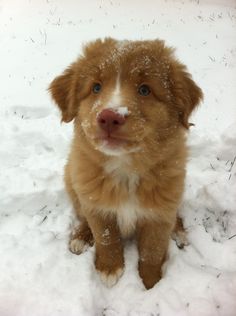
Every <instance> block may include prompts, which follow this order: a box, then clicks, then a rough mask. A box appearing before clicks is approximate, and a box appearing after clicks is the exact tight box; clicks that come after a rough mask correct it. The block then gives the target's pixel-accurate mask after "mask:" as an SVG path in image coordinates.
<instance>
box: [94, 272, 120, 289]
mask: <svg viewBox="0 0 236 316" xmlns="http://www.w3.org/2000/svg"><path fill="white" fill-rule="evenodd" d="M123 272H124V269H123V268H118V269H117V270H116V271H114V272H106V271H98V273H99V275H100V279H101V281H102V283H103V284H104V285H106V286H107V287H108V288H111V287H112V286H114V285H115V284H116V283H117V282H118V280H119V279H120V277H121V276H122V274H123Z"/></svg>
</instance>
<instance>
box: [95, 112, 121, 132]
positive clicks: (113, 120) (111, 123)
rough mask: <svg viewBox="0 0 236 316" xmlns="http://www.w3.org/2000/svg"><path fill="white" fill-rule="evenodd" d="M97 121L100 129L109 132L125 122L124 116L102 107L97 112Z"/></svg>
mask: <svg viewBox="0 0 236 316" xmlns="http://www.w3.org/2000/svg"><path fill="white" fill-rule="evenodd" d="M97 122H98V124H99V126H100V127H101V129H103V130H104V131H106V132H108V133H111V132H114V131H115V130H117V129H118V128H119V127H120V126H121V125H123V124H124V123H125V116H123V115H121V114H119V113H118V112H115V111H113V110H112V109H104V110H102V112H100V113H99V114H98V116H97Z"/></svg>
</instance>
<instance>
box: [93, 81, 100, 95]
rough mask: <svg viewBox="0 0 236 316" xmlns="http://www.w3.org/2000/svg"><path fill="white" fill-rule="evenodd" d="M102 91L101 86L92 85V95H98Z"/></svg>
mask: <svg viewBox="0 0 236 316" xmlns="http://www.w3.org/2000/svg"><path fill="white" fill-rule="evenodd" d="M101 89H102V85H101V84H100V83H95V84H94V85H93V92H94V93H99V92H100V91H101Z"/></svg>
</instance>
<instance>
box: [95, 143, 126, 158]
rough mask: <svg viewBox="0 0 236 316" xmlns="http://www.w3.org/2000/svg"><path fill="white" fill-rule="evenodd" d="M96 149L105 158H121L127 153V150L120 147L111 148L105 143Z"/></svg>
mask: <svg viewBox="0 0 236 316" xmlns="http://www.w3.org/2000/svg"><path fill="white" fill-rule="evenodd" d="M96 149H98V150H99V151H101V152H102V153H104V154H105V155H107V156H121V155H124V154H127V153H129V150H127V149H125V148H123V147H121V146H117V147H115V146H114V147H111V146H109V145H107V144H106V143H105V142H104V143H102V144H100V145H99V146H97V147H96Z"/></svg>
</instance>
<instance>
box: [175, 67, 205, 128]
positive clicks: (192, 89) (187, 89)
mask: <svg viewBox="0 0 236 316" xmlns="http://www.w3.org/2000/svg"><path fill="white" fill-rule="evenodd" d="M171 72H172V74H171V80H170V81H171V90H172V94H173V102H174V105H175V107H176V108H177V110H178V113H179V119H180V122H181V123H182V125H183V126H184V127H185V128H187V129H188V128H189V126H191V125H193V124H190V123H189V121H188V119H189V116H190V114H191V113H192V111H193V110H194V108H195V107H196V106H197V105H198V104H199V103H200V102H201V100H202V99H203V93H202V90H201V89H200V88H199V87H198V86H197V84H196V83H195V82H194V81H193V79H192V77H191V75H190V74H189V73H188V72H187V69H186V67H185V66H184V65H182V64H180V63H175V64H174V67H172V71H171Z"/></svg>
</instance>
